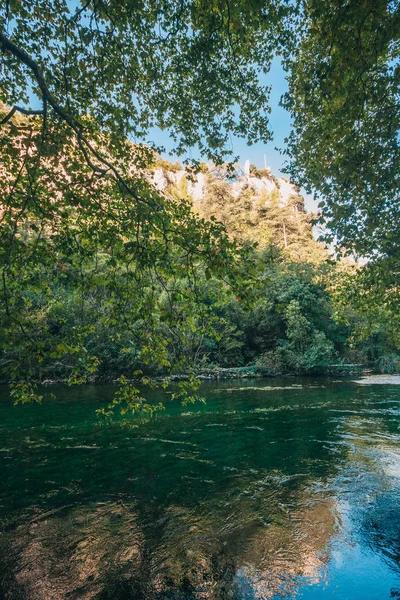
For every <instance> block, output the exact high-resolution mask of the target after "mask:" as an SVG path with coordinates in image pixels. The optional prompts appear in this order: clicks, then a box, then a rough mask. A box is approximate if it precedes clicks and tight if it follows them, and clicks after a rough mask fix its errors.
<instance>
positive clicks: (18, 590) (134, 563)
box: [1, 498, 335, 600]
mask: <svg viewBox="0 0 400 600" xmlns="http://www.w3.org/2000/svg"><path fill="white" fill-rule="evenodd" d="M252 500H253V501H252ZM270 501H271V499H270ZM308 501H309V499H308ZM272 504H274V501H272ZM255 506H256V505H255V504H254V498H253V499H251V498H249V499H244V501H242V502H241V511H240V513H239V514H236V513H232V506H224V507H223V506H222V505H219V506H218V505H217V506H215V510H214V511H213V510H212V507H210V506H207V507H204V506H203V507H200V510H199V511H197V512H194V511H188V510H187V509H185V507H183V506H170V507H169V508H168V509H167V510H166V511H165V513H164V516H163V517H161V518H160V519H159V520H158V521H157V522H155V523H153V524H151V525H150V526H146V525H145V526H141V525H140V519H139V518H138V516H137V513H136V508H135V506H134V505H133V504H126V503H125V502H124V503H122V502H118V503H116V502H107V503H99V504H92V505H90V506H88V507H78V508H74V507H65V508H64V509H59V510H56V511H51V512H49V513H44V514H42V515H39V516H37V517H36V518H35V519H32V520H30V521H29V522H26V523H24V524H22V525H20V526H19V527H18V528H17V529H16V530H14V531H13V532H12V533H9V534H8V535H5V536H3V539H2V542H1V554H2V556H3V557H5V556H8V557H9V559H8V564H4V565H3V568H4V571H5V572H7V573H8V579H7V578H3V595H4V597H5V598H10V599H11V598H12V599H14V598H15V599H19V598H21V599H22V598H23V599H28V598H29V600H47V599H50V598H51V600H61V599H63V600H64V599H67V598H68V599H72V600H73V599H75V598H76V599H78V598H79V599H82V600H91V599H92V598H93V599H94V598H98V599H101V600H131V599H138V600H139V599H142V598H143V599H146V598H147V599H149V600H150V599H154V600H155V599H161V598H171V599H178V598H179V599H180V600H181V599H182V598H185V599H189V598H193V599H199V600H200V599H207V600H208V599H209V600H222V599H225V598H226V599H227V598H242V597H245V596H244V586H247V588H249V589H251V590H252V594H253V595H254V597H255V598H269V597H272V593H273V592H276V590H277V589H278V587H279V586H280V585H281V584H282V582H286V585H287V586H288V589H289V588H291V587H293V585H295V581H294V579H295V578H296V577H298V576H302V575H303V576H312V577H315V576H317V572H318V570H319V569H320V568H321V566H322V565H323V564H324V562H325V560H326V558H327V554H326V545H327V543H328V541H329V538H330V537H331V535H332V534H333V532H334V518H335V517H334V514H333V511H332V506H331V505H330V504H329V503H326V502H316V503H314V504H309V505H308V506H306V507H304V508H301V509H298V510H296V511H294V512H290V514H289V513H288V512H287V511H286V509H282V507H280V506H279V502H278V501H277V500H276V501H275V506H271V511H270V515H269V516H270V518H271V519H272V518H274V516H275V518H276V521H275V522H274V523H273V524H270V525H266V524H265V523H262V522H261V521H260V514H259V513H258V511H257V510H256V509H255ZM204 508H206V509H207V511H205V512H204V511H202V509H204ZM277 517H279V518H277ZM10 573H12V577H11V576H10Z"/></svg>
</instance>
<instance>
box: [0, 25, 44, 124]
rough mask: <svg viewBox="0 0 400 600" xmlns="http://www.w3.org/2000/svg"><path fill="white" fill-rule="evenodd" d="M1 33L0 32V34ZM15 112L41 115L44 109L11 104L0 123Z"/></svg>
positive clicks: (7, 119)
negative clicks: (11, 106) (32, 108)
mask: <svg viewBox="0 0 400 600" xmlns="http://www.w3.org/2000/svg"><path fill="white" fill-rule="evenodd" d="M0 35H1V34H0ZM16 112H19V113H21V114H23V115H27V116H31V115H43V114H44V111H43V110H42V109H40V110H31V109H30V108H22V106H13V108H12V109H11V110H10V112H9V113H8V114H7V115H6V116H5V117H4V119H2V120H1V121H0V125H5V124H6V123H8V121H9V120H10V119H11V118H12V117H13V116H14V115H15V113H16Z"/></svg>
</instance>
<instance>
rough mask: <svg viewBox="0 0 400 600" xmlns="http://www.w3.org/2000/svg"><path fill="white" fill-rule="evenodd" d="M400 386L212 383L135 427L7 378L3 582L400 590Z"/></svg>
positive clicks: (259, 590)
mask: <svg viewBox="0 0 400 600" xmlns="http://www.w3.org/2000/svg"><path fill="white" fill-rule="evenodd" d="M399 391H400V388H399V387H395V386H388V385H379V386H374V387H372V386H358V385H356V384H353V383H351V382H336V383H334V382H331V383H330V382H326V381H324V380H315V381H312V380H293V381H292V380H291V381H290V382H288V381H286V382H282V381H277V380H256V381H255V382H254V381H252V382H250V381H249V382H246V383H243V382H240V383H238V382H234V383H232V382H222V383H215V382H214V383H207V384H205V385H204V386H203V394H204V395H205V396H206V398H207V404H206V405H205V406H201V405H194V406H191V407H189V408H188V407H185V408H182V407H181V406H179V405H178V404H170V405H169V406H168V410H167V411H166V413H165V414H162V415H160V416H158V417H157V418H156V419H154V420H153V421H152V422H150V423H148V424H146V425H141V426H139V427H138V428H135V429H132V428H130V427H126V426H123V425H118V424H114V425H111V426H106V425H101V424H100V423H99V422H98V421H97V419H96V417H95V409H96V408H97V407H99V406H101V405H102V404H104V403H105V402H107V400H109V398H110V396H111V393H112V390H111V389H110V388H109V387H107V386H104V387H87V388H83V389H79V390H77V389H63V388H60V390H59V393H58V397H59V399H58V400H57V402H55V403H49V404H44V405H43V406H27V407H12V406H11V405H10V403H9V401H8V399H7V398H6V394H5V393H4V397H3V401H2V403H1V404H0V411H1V425H0V426H1V442H0V461H1V462H0V465H1V471H0V476H1V489H0V519H1V522H0V524H1V531H2V535H1V539H0V564H1V577H0V598H1V599H7V600H9V599H16V600H19V599H21V600H26V599H29V600H47V599H51V600H58V599H78V598H79V599H84V600H88V599H92V598H93V599H94V598H96V599H98V600H131V599H142V598H143V599H144V600H146V599H148V600H159V599H170V600H194V599H199V600H200V599H210V600H225V599H226V600H228V599H233V600H251V599H254V600H255V599H263V598H265V599H274V600H276V599H279V598H296V599H297V598H304V599H307V600H309V599H311V598H312V599H316V598H322V597H323V598H326V597H330V595H329V594H331V595H332V597H334V598H337V599H339V600H340V599H343V600H344V599H345V598H352V600H353V599H357V598H360V599H361V598H366V597H367V596H365V591H366V590H368V591H369V595H368V598H371V599H372V598H389V597H400V576H399V564H400V563H399V561H400V542H399V539H400V508H399V507H400V504H399V500H400V498H399V485H398V484H399V478H400V454H399V437H400V436H399V429H398V427H399V423H400V418H399V417H400V410H399V402H398V401H399ZM343 565H345V566H343ZM363 565H365V566H363ZM371 565H372V566H371ZM363 593H364V596H363V595H362V594H363ZM397 593H399V596H397V595H396V594H397ZM333 594H334V595H333ZM374 594H375V595H374ZM380 594H382V595H380Z"/></svg>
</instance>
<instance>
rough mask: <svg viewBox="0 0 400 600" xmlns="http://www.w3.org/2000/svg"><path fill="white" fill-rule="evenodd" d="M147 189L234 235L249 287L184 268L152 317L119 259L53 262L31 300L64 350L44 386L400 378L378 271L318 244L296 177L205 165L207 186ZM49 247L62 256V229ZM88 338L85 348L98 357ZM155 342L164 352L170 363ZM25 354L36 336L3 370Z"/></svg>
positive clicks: (46, 367)
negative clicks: (259, 377) (375, 288)
mask: <svg viewBox="0 0 400 600" xmlns="http://www.w3.org/2000/svg"><path fill="white" fill-rule="evenodd" d="M147 179H148V181H149V182H150V184H151V185H153V186H155V187H156V188H158V189H159V190H160V191H161V192H162V193H164V194H165V195H166V197H168V198H170V199H171V201H172V202H175V203H178V204H179V203H182V202H185V203H189V204H190V210H191V211H192V212H193V214H194V215H198V216H199V217H200V218H201V219H204V220H206V221H210V222H214V223H216V224H221V225H222V226H223V228H224V230H226V231H227V233H228V236H229V239H230V240H231V242H232V243H233V244H237V246H238V247H240V248H241V249H242V250H243V251H244V254H243V256H240V255H239V258H238V260H239V264H237V265H236V269H237V271H238V272H239V273H240V274H241V279H240V281H241V284H240V286H239V287H240V288H241V289H239V287H237V285H238V284H237V282H236V283H234V284H232V283H230V282H229V281H226V282H225V281H224V277H223V275H221V276H219V277H218V278H216V277H214V276H213V275H212V273H211V272H210V271H209V270H208V269H207V268H203V267H202V266H201V265H198V264H194V263H193V264H192V265H191V266H190V269H189V271H187V265H186V266H184V264H183V263H184V259H183V257H181V258H180V260H179V261H177V264H176V265H174V268H175V269H178V270H179V268H183V269H184V275H183V276H182V277H180V278H179V279H178V280H174V279H172V278H169V277H168V276H161V275H156V276H155V278H152V280H151V281H150V280H149V281H148V283H147V288H146V289H145V293H146V295H148V297H150V296H151V298H152V299H151V306H152V307H153V308H152V314H151V319H150V315H146V314H143V318H138V316H137V313H136V312H135V309H134V307H132V302H134V298H132V292H131V291H130V292H129V294H127V295H124V289H125V287H124V275H123V264H122V262H121V263H118V260H115V259H114V258H113V256H112V252H104V251H102V250H101V249H99V250H98V251H96V252H93V253H90V254H89V256H86V257H85V256H84V254H83V253H82V252H80V248H79V244H78V245H77V248H76V249H75V251H74V249H73V248H71V249H70V253H69V254H68V253H65V254H64V255H63V257H62V259H61V258H60V255H57V254H56V253H53V254H50V257H51V258H50V260H49V262H48V264H47V265H45V266H42V267H41V268H40V269H38V270H37V271H36V273H35V278H34V279H33V281H32V286H31V287H30V289H29V291H26V292H25V294H24V302H29V313H30V319H32V320H34V322H35V326H36V331H40V336H38V337H37V340H36V342H37V343H39V344H41V345H42V348H45V347H46V346H48V347H51V348H52V351H51V352H50V353H49V354H48V356H46V357H45V358H43V359H40V358H39V359H38V358H37V357H36V360H35V359H32V357H31V356H30V357H29V358H28V360H29V361H30V368H31V369H32V368H33V379H34V380H37V381H45V380H65V381H68V382H69V383H83V382H85V381H113V380H117V379H118V378H120V377H121V376H123V377H124V378H127V379H136V380H142V381H143V382H145V383H152V382H153V378H154V377H157V376H158V377H163V376H164V377H165V376H171V375H181V374H192V375H199V374H202V373H207V374H208V375H209V376H212V375H213V374H214V375H218V376H223V374H224V371H222V372H221V371H219V370H218V369H219V368H228V369H232V368H233V369H235V368H237V367H252V369H244V370H242V371H241V370H240V369H239V370H238V371H237V374H239V375H240V374H243V375H253V374H256V373H258V374H263V375H287V374H288V375H301V374H324V373H330V372H334V373H343V372H344V373H345V372H346V371H347V370H350V371H351V370H352V369H353V370H355V369H357V368H360V367H364V368H365V367H369V368H372V369H375V370H377V371H380V372H382V373H392V372H396V371H397V370H398V369H399V368H400V356H399V354H398V339H396V331H395V330H393V327H392V326H391V324H392V323H393V321H392V319H393V315H392V314H391V311H390V307H388V308H386V309H385V307H380V308H379V310H377V309H376V308H375V310H371V307H369V308H368V310H366V309H365V307H364V306H363V303H362V301H361V300H362V286H363V285H364V287H365V281H363V278H364V277H365V273H366V272H367V271H368V266H366V265H362V264H361V265H360V264H358V263H357V261H356V260H355V258H354V256H353V257H347V256H345V255H344V253H343V256H342V257H337V256H336V258H335V257H334V254H333V250H332V249H331V251H329V250H328V249H327V247H326V245H325V244H323V243H322V242H321V241H317V240H316V236H317V232H316V231H315V230H314V231H313V222H314V220H315V219H316V218H317V215H313V214H307V212H306V210H305V207H304V199H303V197H302V196H301V194H300V192H299V189H298V188H297V187H296V186H295V185H293V184H292V183H290V182H289V181H288V180H287V179H284V178H280V179H277V178H276V177H274V176H273V174H272V173H271V172H270V171H269V170H268V169H267V170H259V169H256V168H255V167H254V165H251V166H250V172H248V173H244V171H243V169H242V168H241V167H240V165H236V167H235V169H234V170H233V171H232V170H228V169H226V168H225V167H223V166H221V167H215V166H214V165H211V164H210V165H206V164H204V163H202V164H201V165H200V170H199V171H198V172H197V173H195V174H194V173H193V172H191V171H190V170H188V169H184V168H183V167H182V166H181V165H179V163H176V164H172V163H170V162H168V161H167V160H163V159H157V158H154V160H153V164H152V166H151V167H150V168H148V171H147ZM25 235H26V237H27V238H29V230H28V229H27V230H26V232H25ZM46 237H47V238H48V240H47V241H48V243H49V245H50V246H51V239H52V232H51V230H49V231H47V232H46ZM109 277H114V278H115V280H116V281H115V290H118V297H117V301H118V303H119V310H118V314H116V311H115V295H114V294H113V291H111V292H110V290H109V289H108V288H107V287H106V286H105V285H102V280H103V279H104V281H107V278H109ZM39 281H40V284H41V285H40V287H38V288H36V286H38V283H39ZM43 282H46V285H47V286H48V291H47V294H46V295H45V294H44V293H43V287H42V284H43ZM188 289H190V290H191V294H192V299H191V302H190V303H188V302H187V292H188ZM113 300H114V301H113ZM142 301H143V298H142ZM145 301H146V296H145ZM121 321H122V328H121ZM150 326H151V336H150V335H149V330H150ZM77 335H81V336H82V338H81V339H83V337H84V338H85V347H84V354H82V353H81V351H80V350H79V347H78V345H77V340H76V336H77ZM152 337H154V339H155V341H156V343H159V342H160V340H162V341H163V342H162V347H161V349H162V352H161V353H160V348H159V347H158V348H156V346H155V345H153V344H152V341H153V340H152V339H151V338H152ZM23 343H24V335H23V332H22V333H21V342H20V343H19V342H18V339H16V341H15V343H14V344H13V345H12V347H11V348H7V349H6V350H3V353H2V356H1V361H2V364H3V365H7V363H13V362H14V361H15V360H18V358H20V356H21V355H22V352H23ZM76 354H78V363H77V364H78V368H77V367H76V362H75V360H74V358H75V356H76ZM232 373H233V372H232V371H230V370H229V371H228V372H227V375H228V376H229V375H232ZM234 374H235V373H234Z"/></svg>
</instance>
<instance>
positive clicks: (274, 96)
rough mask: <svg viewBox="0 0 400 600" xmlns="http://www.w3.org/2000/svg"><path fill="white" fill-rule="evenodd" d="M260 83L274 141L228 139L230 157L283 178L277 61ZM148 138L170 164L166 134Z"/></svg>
mask: <svg viewBox="0 0 400 600" xmlns="http://www.w3.org/2000/svg"><path fill="white" fill-rule="evenodd" d="M262 83H263V84H264V83H265V84H267V85H270V86H271V96H270V106H271V113H270V115H269V120H270V125H271V129H272V131H273V134H274V139H273V140H272V141H271V142H269V143H268V144H263V143H258V144H254V145H252V146H248V145H247V142H246V140H245V139H242V138H235V137H232V155H233V156H239V162H240V163H241V164H242V165H244V163H245V162H246V160H249V161H250V163H252V164H254V165H256V167H258V168H260V169H262V168H264V155H265V156H266V163H267V166H268V167H269V168H270V169H271V171H272V173H273V175H275V176H276V177H280V176H287V174H285V173H284V162H285V157H284V156H283V155H282V154H280V152H279V150H277V149H276V148H283V147H284V139H285V137H288V136H289V134H290V129H291V118H290V115H289V113H288V112H287V111H286V110H284V109H283V108H282V107H281V106H279V101H280V98H281V96H282V95H283V94H284V93H285V92H286V91H287V82H286V79H285V72H284V70H283V68H282V65H281V62H280V60H279V59H278V58H275V59H274V60H273V62H272V66H271V70H270V72H269V73H268V75H267V76H263V77H262ZM30 100H31V102H30V104H31V107H32V108H39V107H40V103H39V100H38V99H37V98H35V97H34V96H33V95H32V96H31V99H30ZM148 139H151V140H152V141H153V142H155V143H156V144H157V145H159V146H164V147H165V148H166V150H167V153H166V154H165V155H164V156H165V158H168V159H169V160H173V161H174V160H176V159H177V158H178V157H177V156H174V155H173V154H172V156H171V155H170V154H168V151H169V150H170V149H171V148H172V147H173V143H172V141H171V140H170V139H169V135H168V132H167V131H161V130H160V129H158V128H154V129H152V130H151V131H150V132H149V135H148ZM193 154H194V155H195V157H196V158H199V157H198V155H197V153H195V152H194V153H193ZM188 157H189V158H192V156H191V154H190V153H189V154H188ZM181 158H182V157H181ZM183 158H185V157H183ZM302 193H303V196H304V198H305V204H306V209H307V210H308V211H315V210H317V204H318V203H317V202H316V201H315V200H314V199H313V198H312V196H310V195H307V194H305V192H304V191H303V190H302Z"/></svg>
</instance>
